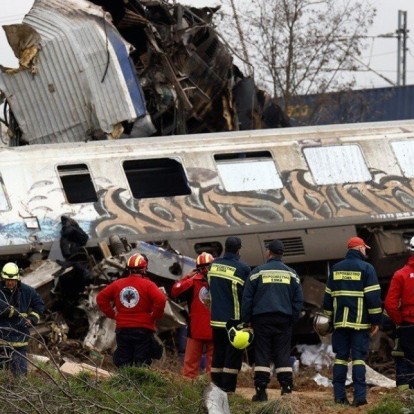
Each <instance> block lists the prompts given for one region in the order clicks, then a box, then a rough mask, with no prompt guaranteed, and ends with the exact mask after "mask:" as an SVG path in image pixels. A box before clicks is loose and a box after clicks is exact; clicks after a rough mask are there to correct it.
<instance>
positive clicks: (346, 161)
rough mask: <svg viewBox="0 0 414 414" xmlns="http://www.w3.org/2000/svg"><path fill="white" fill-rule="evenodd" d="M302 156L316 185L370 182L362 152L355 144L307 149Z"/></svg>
mask: <svg viewBox="0 0 414 414" xmlns="http://www.w3.org/2000/svg"><path fill="white" fill-rule="evenodd" d="M303 155H304V157H305V160H306V162H307V164H308V166H309V171H310V173H311V174H312V177H313V179H314V181H315V183H316V185H331V184H346V183H361V182H363V183H364V182H368V181H371V180H372V176H371V173H370V171H369V169H368V166H367V163H366V161H365V158H364V155H363V152H362V150H361V148H360V147H359V146H358V145H356V144H347V145H330V146H323V147H307V148H304V149H303Z"/></svg>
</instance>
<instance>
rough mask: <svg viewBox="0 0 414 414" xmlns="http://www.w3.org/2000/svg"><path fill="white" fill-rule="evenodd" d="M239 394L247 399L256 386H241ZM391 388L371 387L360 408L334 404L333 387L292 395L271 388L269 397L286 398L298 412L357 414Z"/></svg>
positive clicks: (238, 390)
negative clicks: (364, 402)
mask: <svg viewBox="0 0 414 414" xmlns="http://www.w3.org/2000/svg"><path fill="white" fill-rule="evenodd" d="M236 392H237V393H238V394H240V395H243V396H244V397H245V398H247V399H249V400H250V399H251V397H252V396H253V394H254V392H255V391H254V388H246V387H239V388H237V391H236ZM387 392H390V390H387V389H383V388H371V389H370V390H369V391H368V398H367V400H368V404H367V405H365V406H361V407H358V408H355V407H344V406H341V405H338V404H334V402H333V396H332V389H331V388H329V389H325V388H324V389H320V390H314V391H306V390H300V389H298V390H297V391H296V390H295V391H294V392H293V393H292V394H291V395H284V396H283V397H281V395H280V390H278V389H269V390H268V397H269V401H271V400H277V399H279V398H283V399H284V400H286V404H288V405H289V406H291V407H292V408H293V410H294V412H295V413H298V414H322V413H323V414H326V413H327V414H330V413H332V414H333V413H341V414H356V413H367V412H368V409H370V408H372V407H373V406H375V405H376V404H377V403H378V402H379V400H380V399H381V397H382V396H383V395H384V394H385V393H387ZM348 398H349V400H350V401H352V395H351V392H349V395H348Z"/></svg>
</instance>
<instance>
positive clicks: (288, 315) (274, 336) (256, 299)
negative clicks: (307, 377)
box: [242, 240, 303, 401]
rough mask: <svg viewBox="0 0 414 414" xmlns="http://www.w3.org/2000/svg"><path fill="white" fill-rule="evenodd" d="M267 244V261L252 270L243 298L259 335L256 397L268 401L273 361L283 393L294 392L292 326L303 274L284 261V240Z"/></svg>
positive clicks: (246, 314)
mask: <svg viewBox="0 0 414 414" xmlns="http://www.w3.org/2000/svg"><path fill="white" fill-rule="evenodd" d="M266 248H267V262H266V263H265V264H263V265H261V266H257V267H256V268H254V270H253V271H252V272H251V273H250V276H249V278H248V279H247V281H246V286H245V288H244V292H243V301H242V321H243V322H244V323H250V324H251V326H252V328H253V332H254V337H255V340H254V359H255V367H254V385H255V388H256V394H255V395H254V396H253V398H252V400H253V401H267V393H266V388H267V385H268V384H269V382H270V362H271V361H272V362H273V363H274V366H275V370H276V377H277V379H278V381H279V384H280V387H281V393H282V395H284V394H290V393H291V392H292V390H293V374H292V366H291V364H290V363H289V357H290V351H291V342H292V330H293V324H295V323H296V322H297V321H298V320H299V316H300V312H301V310H302V306H303V292H302V287H301V285H300V280H299V277H298V275H297V274H296V272H295V271H294V270H293V269H292V268H290V267H289V266H287V265H285V264H284V263H283V262H282V256H283V253H284V245H283V242H282V241H280V240H273V241H272V242H270V243H269V244H268V245H267V246H266Z"/></svg>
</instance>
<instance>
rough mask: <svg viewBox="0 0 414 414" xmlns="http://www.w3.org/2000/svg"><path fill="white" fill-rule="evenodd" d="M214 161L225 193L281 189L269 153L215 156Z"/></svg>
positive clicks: (281, 186)
mask: <svg viewBox="0 0 414 414" xmlns="http://www.w3.org/2000/svg"><path fill="white" fill-rule="evenodd" d="M214 159H215V160H216V164H217V169H218V172H219V175H220V178H221V181H222V182H223V185H224V188H225V189H226V191H229V192H234V191H252V190H273V189H276V188H283V184H282V180H281V179H280V176H279V174H278V172H277V170H276V165H275V162H274V161H273V158H272V155H271V154H270V152H269V151H255V152H242V153H230V154H229V153H227V154H215V155H214Z"/></svg>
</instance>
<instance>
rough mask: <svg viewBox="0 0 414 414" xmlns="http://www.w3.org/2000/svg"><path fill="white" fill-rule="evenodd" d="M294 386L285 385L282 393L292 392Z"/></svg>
mask: <svg viewBox="0 0 414 414" xmlns="http://www.w3.org/2000/svg"><path fill="white" fill-rule="evenodd" d="M292 390H293V387H292V386H291V385H283V386H282V389H281V395H285V394H292Z"/></svg>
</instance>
